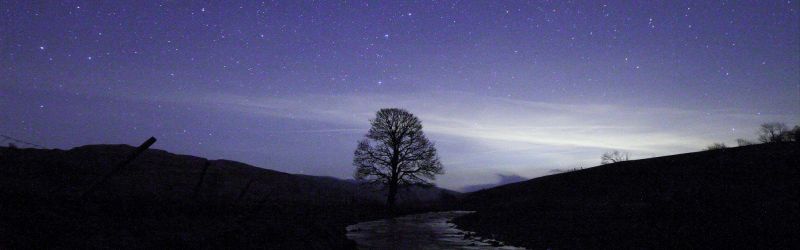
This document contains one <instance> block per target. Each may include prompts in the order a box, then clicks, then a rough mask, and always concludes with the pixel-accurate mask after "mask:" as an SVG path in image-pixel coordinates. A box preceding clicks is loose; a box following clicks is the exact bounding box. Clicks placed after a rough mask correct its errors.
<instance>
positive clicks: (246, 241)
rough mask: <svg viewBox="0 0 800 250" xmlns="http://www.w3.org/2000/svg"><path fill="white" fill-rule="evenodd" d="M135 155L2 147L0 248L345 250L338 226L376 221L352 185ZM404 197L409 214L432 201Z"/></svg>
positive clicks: (123, 148) (121, 150) (97, 148)
mask: <svg viewBox="0 0 800 250" xmlns="http://www.w3.org/2000/svg"><path fill="white" fill-rule="evenodd" d="M133 149H134V148H133V147H130V146H127V145H90V146H83V147H77V148H74V149H71V150H66V151H65V150H42V149H15V148H5V147H0V201H2V202H0V248H27V247H30V246H38V247H43V248H162V247H171V248H208V247H211V248H264V247H268V248H277V249H298V248H300V249H331V248H352V247H354V245H353V243H352V242H350V241H349V240H347V239H346V238H345V231H344V228H345V226H346V225H348V224H351V223H354V222H356V221H358V220H363V219H370V218H375V217H379V216H383V214H382V211H383V198H382V197H381V196H380V194H375V193H372V192H369V191H365V190H364V189H363V188H361V187H360V186H359V185H358V184H356V183H353V182H350V181H344V180H338V179H335V178H330V177H316V176H306V175H292V174H287V173H282V172H277V171H272V170H267V169H262V168H257V167H253V166H249V165H246V164H243V163H238V162H234V161H228V160H207V159H204V158H199V157H194V156H186V155H175V154H171V153H168V152H166V151H163V150H147V151H145V152H144V153H143V154H142V155H141V156H140V157H138V158H137V159H136V160H135V161H133V162H132V164H131V165H129V166H128V167H127V168H125V169H124V170H122V171H121V172H119V173H118V174H116V175H112V176H111V178H110V179H108V181H107V182H105V183H102V184H100V185H98V188H97V189H95V191H94V192H91V193H88V194H86V195H85V196H84V197H83V198H81V194H82V193H83V192H85V191H86V190H87V188H88V187H89V186H90V185H91V184H92V183H94V182H95V181H96V180H98V179H99V177H101V176H103V175H105V174H106V173H108V172H109V171H110V169H111V166H113V165H115V164H117V163H118V162H119V161H120V160H121V159H124V158H125V157H126V156H127V155H128V154H130V152H132V151H133ZM420 192H421V193H425V195H406V196H404V197H403V198H402V199H403V200H402V202H403V203H401V204H405V207H406V209H407V210H414V209H420V208H419V207H420V206H418V205H419V204H425V205H426V206H427V207H431V205H430V204H432V203H435V202H437V201H438V196H437V195H436V194H439V193H442V192H445V193H451V192H449V191H443V190H441V189H430V190H423V191H420Z"/></svg>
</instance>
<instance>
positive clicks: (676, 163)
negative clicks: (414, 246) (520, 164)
mask: <svg viewBox="0 0 800 250" xmlns="http://www.w3.org/2000/svg"><path fill="white" fill-rule="evenodd" d="M799 171H800V144H798V143H773V144H761V145H753V146H745V147H737V148H727V149H723V150H713V151H704V152H696V153H687V154H680V155H672V156H665V157H657V158H651V159H643V160H634V161H627V162H620V163H615V164H608V165H602V166H598V167H594V168H589V169H585V170H580V171H574V172H568V173H562V174H556V175H551V176H544V177H540V178H536V179H532V180H529V181H525V182H519V183H514V184H509V185H505V186H500V187H496V188H492V189H487V190H483V191H479V192H475V193H471V194H469V195H468V196H467V198H466V200H465V204H466V205H465V206H466V207H467V208H469V209H474V210H477V211H478V212H477V213H475V214H472V215H469V216H465V217H462V218H459V219H457V220H456V222H457V224H459V225H460V226H462V227H466V228H467V229H470V230H475V231H478V232H480V233H484V234H490V235H494V236H496V237H498V238H499V239H501V240H505V241H507V242H509V243H511V244H514V245H523V246H527V247H531V248H537V249H539V248H556V249H558V248H562V249H563V248H566V249H570V248H719V247H723V248H729V247H733V248H786V247H792V246H797V245H798V244H797V243H798V242H797V241H798V239H797V238H798V237H797V236H796V232H798V231H800V230H799V229H800V228H798V227H799V226H798V225H800V221H799V220H798V211H800V205H798V199H799V198H798V197H800V193H799V192H800V175H799V174H798V172H799Z"/></svg>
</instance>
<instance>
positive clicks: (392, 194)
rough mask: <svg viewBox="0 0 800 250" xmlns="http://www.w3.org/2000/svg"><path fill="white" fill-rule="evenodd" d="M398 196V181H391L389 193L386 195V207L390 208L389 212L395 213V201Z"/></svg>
mask: <svg viewBox="0 0 800 250" xmlns="http://www.w3.org/2000/svg"><path fill="white" fill-rule="evenodd" d="M396 197H397V182H394V181H390V182H389V195H388V196H387V197H386V207H387V208H388V209H389V213H391V214H392V215H394V201H395V198H396Z"/></svg>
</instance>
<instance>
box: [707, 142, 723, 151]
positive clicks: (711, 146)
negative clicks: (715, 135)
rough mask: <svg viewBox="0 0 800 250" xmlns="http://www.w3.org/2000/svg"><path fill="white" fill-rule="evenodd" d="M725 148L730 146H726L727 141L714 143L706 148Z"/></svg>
mask: <svg viewBox="0 0 800 250" xmlns="http://www.w3.org/2000/svg"><path fill="white" fill-rule="evenodd" d="M724 148H728V146H725V143H721V142H719V143H714V144H711V145H708V147H706V150H716V149H724Z"/></svg>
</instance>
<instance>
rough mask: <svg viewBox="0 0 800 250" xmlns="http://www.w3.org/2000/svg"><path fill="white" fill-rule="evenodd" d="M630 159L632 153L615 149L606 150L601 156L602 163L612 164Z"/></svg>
mask: <svg viewBox="0 0 800 250" xmlns="http://www.w3.org/2000/svg"><path fill="white" fill-rule="evenodd" d="M629 159H630V154H628V153H627V152H619V151H617V150H614V151H613V152H606V153H604V154H603V157H601V158H600V164H610V163H615V162H621V161H627V160H629Z"/></svg>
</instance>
